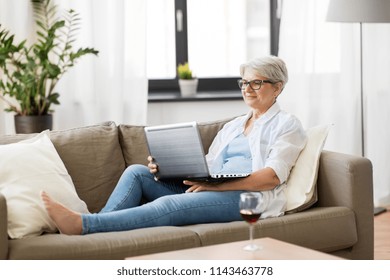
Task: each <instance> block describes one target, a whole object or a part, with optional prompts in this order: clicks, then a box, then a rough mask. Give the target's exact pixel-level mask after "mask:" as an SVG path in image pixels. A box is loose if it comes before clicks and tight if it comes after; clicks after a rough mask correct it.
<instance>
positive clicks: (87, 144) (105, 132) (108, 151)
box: [0, 122, 125, 212]
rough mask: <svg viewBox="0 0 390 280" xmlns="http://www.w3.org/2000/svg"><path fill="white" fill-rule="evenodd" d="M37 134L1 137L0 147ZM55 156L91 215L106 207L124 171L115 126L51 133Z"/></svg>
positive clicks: (106, 125)
mask: <svg viewBox="0 0 390 280" xmlns="http://www.w3.org/2000/svg"><path fill="white" fill-rule="evenodd" d="M35 135H36V134H15V135H4V136H2V137H0V144H9V143H14V142H18V141H21V140H24V139H29V138H32V137H34V136H35ZM50 139H51V140H52V142H53V144H54V146H55V148H56V149H57V152H58V154H59V155H60V157H61V159H62V161H63V163H64V164H65V167H66V169H67V170H68V172H69V174H70V176H71V178H72V180H73V183H74V185H75V188H76V192H77V194H78V195H79V197H80V198H81V199H82V200H83V201H85V203H86V204H87V206H88V209H89V211H90V212H97V211H99V210H100V209H101V208H103V206H104V205H105V203H106V201H107V199H108V197H109V196H110V194H111V192H112V191H113V189H114V187H115V185H116V183H117V182H118V180H119V178H120V176H121V175H122V173H123V171H124V169H125V161H124V158H123V154H122V150H121V146H120V144H119V140H118V128H117V127H116V125H115V123H114V122H105V123H101V124H97V125H91V126H85V127H79V128H73V129H67V130H54V131H51V132H50Z"/></svg>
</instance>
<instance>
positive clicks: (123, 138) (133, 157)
mask: <svg viewBox="0 0 390 280" xmlns="http://www.w3.org/2000/svg"><path fill="white" fill-rule="evenodd" d="M119 141H120V144H121V146H122V150H123V157H124V159H125V162H126V166H129V165H132V164H147V162H148V161H147V157H148V155H149V152H148V146H147V144H146V138H145V132H144V126H137V125H124V124H121V125H119Z"/></svg>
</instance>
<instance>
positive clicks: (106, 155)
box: [0, 121, 373, 259]
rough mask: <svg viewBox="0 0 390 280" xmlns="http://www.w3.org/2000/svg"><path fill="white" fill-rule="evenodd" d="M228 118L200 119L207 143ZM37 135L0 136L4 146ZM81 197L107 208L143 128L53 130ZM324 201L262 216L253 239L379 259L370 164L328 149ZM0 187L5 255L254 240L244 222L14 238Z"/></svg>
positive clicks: (138, 251) (114, 255)
mask: <svg viewBox="0 0 390 280" xmlns="http://www.w3.org/2000/svg"><path fill="white" fill-rule="evenodd" d="M223 124H224V121H220V122H210V123H202V124H200V129H201V135H202V139H203V141H204V146H205V149H206V150H207V147H208V146H209V145H210V143H211V141H212V139H213V138H214V136H215V134H216V133H217V131H218V130H219V129H220V128H221V127H222V125H223ZM29 137H32V135H8V136H1V137H0V144H7V143H12V142H17V141H20V140H22V139H26V138H29ZM50 138H51V140H52V141H53V143H54V145H55V147H56V149H57V151H58V153H59V155H60V157H61V159H62V160H63V162H64V164H65V166H66V168H67V169H68V172H69V174H70V175H71V177H72V179H73V182H74V184H75V186H76V190H77V193H78V195H79V196H80V198H81V199H82V200H84V201H85V202H86V203H87V205H88V207H89V210H90V211H91V212H97V211H99V209H101V208H102V207H103V205H104V204H105V201H106V200H107V198H108V197H109V195H110V193H111V192H112V190H113V188H114V186H115V184H116V182H117V180H118V179H119V177H120V175H121V173H122V172H123V170H124V169H125V167H126V166H128V165H130V164H133V163H144V164H145V163H146V160H145V159H146V156H147V154H148V153H147V148H146V144H145V138H144V133H143V127H141V126H131V125H119V126H117V125H115V124H114V123H112V122H110V123H105V124H101V125H96V126H89V127H82V128H76V129H70V130H64V131H52V132H51V133H50ZM317 188H318V202H317V203H316V204H315V205H314V206H312V207H311V208H310V209H307V210H304V211H301V212H299V213H294V214H287V215H285V216H283V217H279V218H270V219H265V220H261V221H259V222H258V223H257V224H256V225H255V237H256V238H259V237H272V238H276V239H279V240H283V241H287V242H290V243H293V244H298V245H301V246H304V247H308V248H312V249H315V250H319V251H322V252H327V253H330V254H333V255H336V256H341V257H344V258H348V259H372V258H373V202H372V188H373V183H372V166H371V163H370V161H369V160H367V159H365V158H361V157H356V156H351V155H346V154H340V153H335V152H329V151H323V152H322V154H321V158H320V167H319V175H318V183H317ZM6 203H7V202H6V200H5V198H4V196H3V195H1V193H0V259H124V258H125V257H130V256H137V255H142V254H148V253H157V252H163V251H171V250H178V249H185V248H193V247H199V246H207V245H212V244H218V243H223V242H231V241H238V240H245V239H247V238H248V225H247V224H245V222H231V223H213V224H197V225H190V226H182V227H173V226H167V227H157V228H146V229H138V230H132V231H124V232H109V233H97V234H90V235H86V236H67V235H62V234H58V233H56V234H43V235H41V236H37V237H30V238H23V239H18V240H11V239H10V238H9V237H8V234H7V208H6Z"/></svg>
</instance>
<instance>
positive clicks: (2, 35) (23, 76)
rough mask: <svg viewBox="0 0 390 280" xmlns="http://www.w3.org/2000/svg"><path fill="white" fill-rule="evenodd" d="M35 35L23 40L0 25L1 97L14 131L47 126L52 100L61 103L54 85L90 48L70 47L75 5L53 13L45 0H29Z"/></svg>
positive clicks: (91, 51) (49, 126) (75, 23)
mask: <svg viewBox="0 0 390 280" xmlns="http://www.w3.org/2000/svg"><path fill="white" fill-rule="evenodd" d="M31 3H32V5H33V12H34V17H35V22H36V25H37V32H36V36H37V41H36V42H35V43H33V44H32V45H31V46H27V44H26V40H24V41H22V42H19V43H16V42H14V35H12V34H10V33H9V31H7V30H5V29H4V28H2V27H1V25H0V99H2V100H3V101H4V103H5V104H6V105H7V106H8V108H6V109H5V111H7V112H14V113H15V130H16V133H34V132H40V131H43V130H45V129H52V115H51V113H52V112H53V109H52V105H53V104H56V105H57V104H60V102H59V96H60V95H59V93H58V92H55V91H54V90H55V87H56V85H57V83H58V81H59V80H60V79H61V77H62V76H63V75H64V74H65V72H67V70H68V69H69V68H71V67H73V66H74V64H75V63H76V61H77V60H78V59H79V58H80V57H82V56H84V55H87V54H94V55H97V54H98V51H97V50H95V49H93V48H79V49H78V50H77V51H74V50H73V46H72V44H73V43H74V42H75V32H76V31H77V30H78V29H79V23H80V17H79V15H78V14H77V13H76V12H75V11H74V10H69V11H67V12H66V13H65V15H64V17H63V19H61V18H59V17H58V15H57V6H56V5H54V4H52V3H51V2H50V0H31Z"/></svg>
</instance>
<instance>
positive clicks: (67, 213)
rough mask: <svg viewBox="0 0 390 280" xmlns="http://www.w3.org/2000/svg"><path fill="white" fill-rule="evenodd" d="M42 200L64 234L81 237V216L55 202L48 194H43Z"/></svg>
mask: <svg viewBox="0 0 390 280" xmlns="http://www.w3.org/2000/svg"><path fill="white" fill-rule="evenodd" d="M41 198H42V201H43V204H44V205H45V208H46V211H47V213H48V214H49V217H50V218H51V219H52V220H53V221H54V223H55V224H56V225H57V227H58V229H59V230H60V232H61V233H63V234H68V235H80V234H81V231H82V220H81V214H79V213H76V212H74V211H72V210H70V209H68V208H66V207H65V206H64V205H62V204H60V203H58V202H56V201H54V200H53V199H52V198H51V197H50V196H49V195H48V194H47V193H46V192H44V191H42V192H41Z"/></svg>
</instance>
